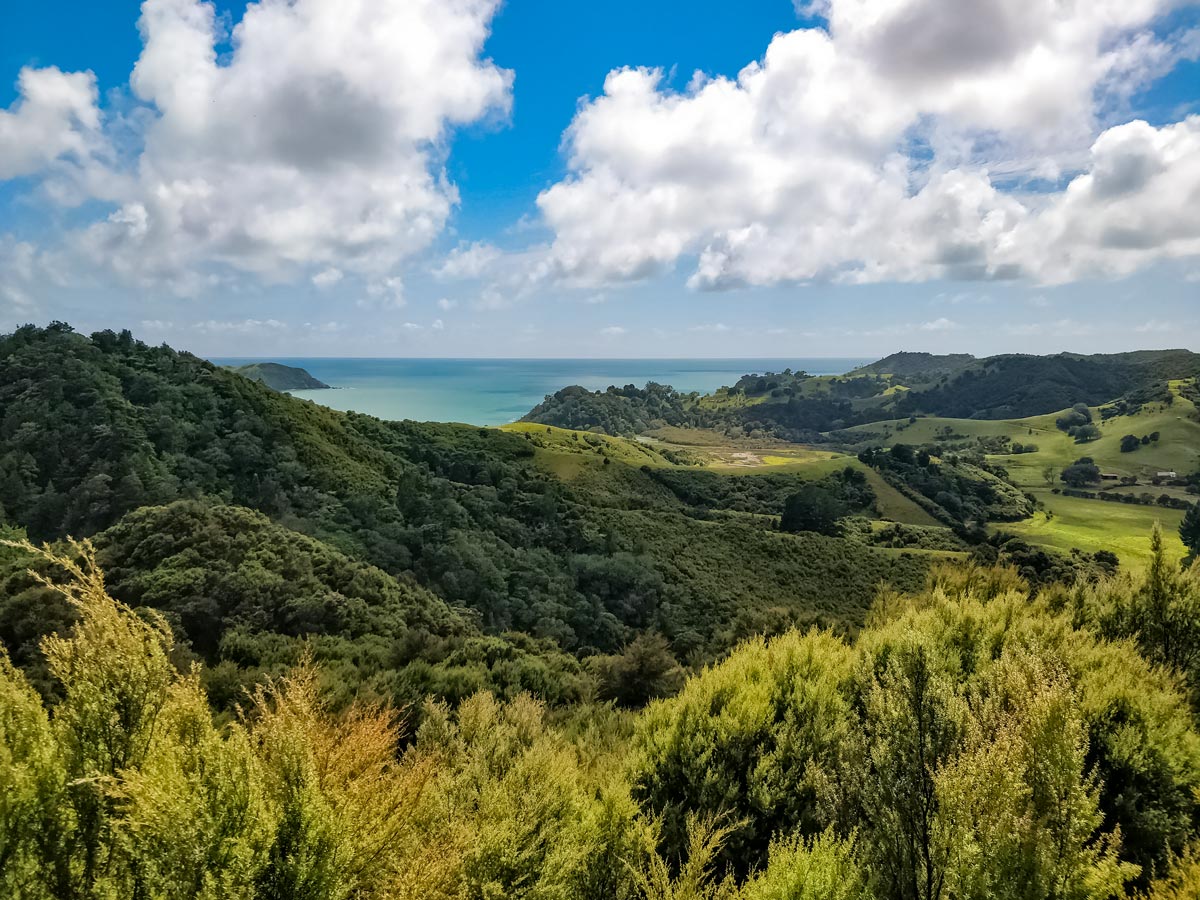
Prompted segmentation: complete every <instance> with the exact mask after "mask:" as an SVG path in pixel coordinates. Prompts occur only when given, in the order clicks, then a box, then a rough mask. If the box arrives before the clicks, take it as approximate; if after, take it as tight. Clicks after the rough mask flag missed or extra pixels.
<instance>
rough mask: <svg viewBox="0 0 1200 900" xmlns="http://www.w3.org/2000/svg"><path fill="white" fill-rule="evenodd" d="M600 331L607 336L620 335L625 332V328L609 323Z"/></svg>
mask: <svg viewBox="0 0 1200 900" xmlns="http://www.w3.org/2000/svg"><path fill="white" fill-rule="evenodd" d="M600 333H601V334H602V335H604V336H605V337H620V336H621V335H623V334H625V329H624V328H622V327H621V326H620V325H609V326H607V327H606V328H601V329H600Z"/></svg>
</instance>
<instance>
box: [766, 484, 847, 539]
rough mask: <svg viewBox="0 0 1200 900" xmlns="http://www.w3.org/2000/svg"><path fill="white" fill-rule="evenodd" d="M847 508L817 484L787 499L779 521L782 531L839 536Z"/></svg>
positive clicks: (804, 488) (808, 485) (807, 486)
mask: <svg viewBox="0 0 1200 900" xmlns="http://www.w3.org/2000/svg"><path fill="white" fill-rule="evenodd" d="M845 514H846V507H845V506H844V505H843V504H842V502H841V500H839V499H838V498H837V497H835V496H834V495H833V494H832V493H831V492H830V491H828V490H827V489H825V488H823V487H821V486H820V485H816V484H806V485H805V486H804V487H802V488H801V489H800V490H798V491H797V492H796V493H794V494H792V496H790V497H788V498H787V502H786V503H785V504H784V507H783V516H782V517H781V518H780V520H779V527H780V529H781V530H782V531H790V532H797V531H815V532H816V533H817V534H829V535H833V534H837V532H838V521H839V520H840V519H841V518H842V516H844V515H845Z"/></svg>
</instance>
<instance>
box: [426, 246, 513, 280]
mask: <svg viewBox="0 0 1200 900" xmlns="http://www.w3.org/2000/svg"><path fill="white" fill-rule="evenodd" d="M499 258H500V251H499V250H497V249H496V248H495V247H494V246H492V245H491V244H489V243H487V242H486V241H476V242H475V243H473V244H467V243H463V244H459V245H458V246H457V247H455V248H454V249H453V250H451V251H450V253H449V254H447V256H446V258H445V259H444V260H443V261H442V264H441V266H439V267H438V268H437V269H436V270H435V271H434V274H435V275H436V276H437V277H438V278H441V279H445V280H448V281H451V280H454V281H456V280H460V279H468V278H479V277H480V276H482V275H484V274H486V273H487V271H488V269H489V268H490V267H491V265H492V263H494V262H495V261H496V260H498V259H499Z"/></svg>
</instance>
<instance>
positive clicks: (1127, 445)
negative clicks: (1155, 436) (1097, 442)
mask: <svg viewBox="0 0 1200 900" xmlns="http://www.w3.org/2000/svg"><path fill="white" fill-rule="evenodd" d="M1147 443H1148V442H1147ZM1141 446H1142V440H1141V438H1139V437H1138V436H1137V435H1136V434H1127V435H1125V437H1123V438H1121V452H1122V453H1132V452H1133V451H1135V450H1137V449H1138V448H1139V447H1141Z"/></svg>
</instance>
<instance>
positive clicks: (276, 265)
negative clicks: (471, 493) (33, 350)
mask: <svg viewBox="0 0 1200 900" xmlns="http://www.w3.org/2000/svg"><path fill="white" fill-rule="evenodd" d="M798 5H800V6H803V7H804V10H803V13H800V12H798V11H797V6H795V5H793V3H791V2H789V0H757V2H754V3H748V4H728V3H716V2H709V0H704V2H689V3H682V2H678V3H677V2H667V0H664V2H661V3H655V4H646V3H644V2H641V3H638V2H632V0H613V2H610V3H607V4H573V3H562V2H550V0H509V2H507V3H505V4H504V5H502V6H497V4H495V3H494V2H492V0H394V2H393V3H390V4H379V3H378V2H370V0H339V2H334V0H298V2H296V3H294V4H288V3H285V2H283V0H264V2H262V3H256V4H251V5H250V7H249V9H248V8H247V6H246V4H244V3H232V4H230V3H217V4H216V5H215V7H214V6H212V5H210V4H204V3H201V2H197V0H148V2H146V3H145V5H144V7H143V4H141V3H138V2H130V0H112V2H106V3H103V4H97V3H88V2H82V0H44V2H41V3H38V4H18V5H17V6H16V8H15V9H13V10H9V11H6V21H5V27H4V28H3V29H2V30H0V322H2V323H3V324H4V325H5V326H6V327H7V326H11V325H14V324H16V323H19V322H24V321H46V320H49V319H51V318H62V319H66V320H68V321H71V322H72V323H74V324H76V325H77V327H79V328H82V329H89V330H90V329H93V328H101V327H129V328H131V329H133V330H134V331H135V333H137V334H138V335H139V336H142V337H144V338H146V339H149V340H153V341H159V340H165V341H168V342H169V343H171V344H173V345H175V346H179V347H184V348H189V349H194V350H196V351H198V352H201V353H207V354H210V355H271V354H277V355H292V356H296V355H331V356H336V355H366V356H418V355H420V356H519V357H530V356H601V357H619V356H634V357H637V356H732V357H747V356H797V357H801V356H815V355H855V356H859V355H863V356H869V355H876V354H878V355H882V354H884V353H887V352H891V351H893V350H897V349H923V350H940V351H958V350H967V351H971V352H976V353H992V352H1002V351H1029V352H1054V351H1059V350H1072V351H1090V350H1097V351H1099V350H1105V351H1107V350H1120V349H1132V348H1134V347H1160V346H1192V347H1195V346H1196V345H1197V344H1198V343H1200V340H1198V339H1200V304H1197V302H1196V301H1197V299H1198V294H1200V218H1197V216H1198V215H1200V214H1198V213H1197V207H1198V206H1200V163H1198V162H1197V158H1198V157H1200V150H1198V148H1200V118H1195V116H1196V114H1197V112H1200V64H1198V63H1197V56H1198V55H1200V30H1198V29H1197V23H1198V22H1200V15H1197V6H1196V5H1195V4H1190V3H1184V4H1182V5H1179V4H1173V3H1170V2H1167V0H1127V2H1122V3H1116V2H1115V0H1096V2H1095V3H1093V4H1090V5H1088V6H1086V7H1085V6H1083V5H1081V9H1079V10H1073V11H1072V10H1068V11H1064V10H1063V9H1062V7H1061V5H1060V4H1056V3H1053V2H1051V0H1030V2H1028V3H1016V2H1015V0H981V3H979V4H975V5H974V7H973V9H972V12H971V15H969V16H964V15H962V9H963V7H962V5H961V4H956V3H955V2H954V0H875V6H874V10H873V11H872V12H870V13H868V12H867V11H866V8H867V7H868V6H870V5H871V4H869V3H866V0H828V2H815V3H811V4H798ZM331 17H332V18H331ZM139 18H141V22H142V28H141V30H140V31H139ZM239 23H240V25H239ZM235 27H238V28H239V30H238V31H237V32H234V31H233V29H234V28H235ZM235 35H236V36H235ZM135 65H136V67H137V68H136V69H135ZM748 66H750V67H751V68H747V67H748ZM697 73H702V74H701V75H697Z"/></svg>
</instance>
